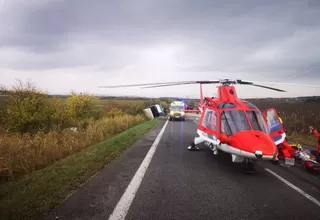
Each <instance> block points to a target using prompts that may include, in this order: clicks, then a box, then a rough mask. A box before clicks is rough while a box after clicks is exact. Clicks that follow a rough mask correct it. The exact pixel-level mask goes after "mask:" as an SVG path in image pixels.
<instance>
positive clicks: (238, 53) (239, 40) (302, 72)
mask: <svg viewBox="0 0 320 220" xmlns="http://www.w3.org/2000/svg"><path fill="white" fill-rule="evenodd" d="M13 12H16V13H13ZM0 13H1V12H0ZM0 18H1V20H2V22H1V21H0V24H1V25H2V24H3V25H5V26H3V27H4V28H3V29H2V30H0V47H2V48H5V47H12V48H18V50H20V51H24V52H25V54H24V55H21V54H20V55H19V56H17V55H16V57H18V58H19V59H16V60H12V59H10V60H6V59H5V57H4V59H3V60H2V61H1V62H0V65H2V66H11V68H12V69H19V70H21V69H33V70H41V69H56V68H72V67H75V68H76V67H83V66H91V68H92V69H91V70H92V72H96V71H98V72H105V74H107V75H109V76H115V75H116V74H120V75H121V74H122V75H123V74H124V72H125V70H127V69H128V67H132V66H135V65H136V66H140V67H141V68H143V67H144V63H143V60H140V55H141V53H143V51H144V50H145V49H146V48H152V47H153V45H158V44H162V43H163V44H170V43H171V44H177V45H182V47H183V50H181V51H179V52H176V53H175V54H174V55H173V56H172V61H173V62H174V63H175V64H177V65H178V64H179V65H178V67H176V74H178V75H179V76H177V77H176V78H181V77H180V76H183V77H184V78H194V77H209V76H211V75H216V76H219V77H220V76H228V77H233V78H235V77H236V78H240V77H250V78H253V79H255V80H258V79H264V80H265V81H269V80H266V78H268V77H269V78H270V79H275V78H276V79H278V80H288V76H289V75H290V74H296V75H295V76H296V77H295V78H292V77H291V78H290V80H297V79H299V80H302V79H308V78H309V79H310V78H320V75H318V74H317V73H319V71H317V70H316V69H314V70H308V68H310V67H311V66H314V65H317V63H319V61H320V55H319V54H320V48H319V47H317V45H319V43H320V37H319V36H320V28H319V26H318V24H319V20H320V2H319V1H317V0H314V1H301V0H282V1H276V0H270V1H265V0H242V1H239V0H234V1H230V0H224V1H213V0H205V1H193V0H176V1H173V0H162V1H156V0H154V1H151V0H140V1H133V0H113V1H111V0H110V1H102V0H96V1H84V0H77V1H76V0H68V1H62V0H56V1H49V2H48V3H46V4H44V3H42V4H36V5H32V4H30V5H28V7H27V6H26V5H24V6H23V8H19V7H18V6H17V5H15V6H14V7H12V8H10V13H9V12H6V13H5V14H2V15H1V14H0ZM13 27H14V28H13ZM75 48H76V49H75ZM155 50H156V49H155ZM12 56H14V55H12ZM134 70H135V69H134ZM295 72H298V73H295ZM195 73H198V74H195ZM135 74H136V75H135V78H136V79H144V78H145V76H144V75H143V73H137V72H135ZM164 76H165V77H172V76H170V75H169V73H168V75H166V74H165V73H164ZM128 78H130V77H129V76H128ZM211 78H215V77H211Z"/></svg>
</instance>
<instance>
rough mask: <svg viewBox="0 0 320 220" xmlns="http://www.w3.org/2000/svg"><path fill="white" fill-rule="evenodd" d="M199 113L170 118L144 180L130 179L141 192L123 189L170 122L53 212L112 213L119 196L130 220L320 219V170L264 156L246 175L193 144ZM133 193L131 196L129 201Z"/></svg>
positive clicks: (81, 216)
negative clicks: (309, 170) (319, 173)
mask: <svg viewBox="0 0 320 220" xmlns="http://www.w3.org/2000/svg"><path fill="white" fill-rule="evenodd" d="M197 120H198V119H197V117H196V116H189V117H188V118H187V120H186V121H184V122H179V121H177V122H171V121H170V122H168V124H167V126H166V128H165V130H164V133H163V136H162V138H161V140H160V142H159V144H158V145H157V148H156V150H155V153H154V155H153V158H152V160H151V162H150V164H149V167H148V168H147V170H146V173H145V175H144V177H143V179H142V181H141V184H138V183H137V182H134V183H133V184H132V185H131V186H130V187H132V186H133V185H137V186H139V188H138V190H137V191H136V192H135V191H133V192H131V193H130V190H129V192H127V193H128V194H126V195H125V196H123V194H124V193H125V190H126V188H127V187H128V185H129V183H130V181H131V179H132V178H133V176H135V173H136V171H137V170H138V168H139V166H140V164H141V162H142V161H143V159H144V157H145V156H146V155H147V153H148V151H149V149H150V147H151V145H152V143H153V142H154V140H155V139H156V137H157V135H158V134H159V132H160V130H161V128H162V127H163V125H164V124H165V122H166V121H162V122H161V123H160V124H159V125H158V126H157V127H155V128H154V129H153V130H151V131H150V132H149V133H148V134H146V135H145V136H144V137H143V138H142V139H141V140H140V141H138V142H137V143H136V144H134V145H133V146H132V147H130V148H129V149H128V150H127V151H125V152H124V153H123V154H122V156H121V157H120V158H119V159H117V160H115V161H113V162H112V164H110V165H109V166H108V167H106V168H105V169H104V170H102V171H101V172H100V173H99V174H98V175H96V176H95V177H94V178H92V179H91V180H90V181H88V182H87V183H86V184H84V185H83V186H82V187H81V188H80V189H79V190H78V191H77V192H75V193H74V194H73V195H71V196H70V197H69V198H68V199H67V200H66V201H65V202H64V203H63V204H62V205H61V206H60V207H59V208H57V209H55V210H54V211H53V212H52V213H50V215H49V216H48V219H55V220H56V219H68V220H72V219H74V220H87V219H92V220H102V219H105V220H106V219H109V216H110V215H111V213H112V212H113V211H114V209H115V207H117V208H118V207H119V204H120V203H122V204H125V205H124V207H127V211H124V214H125V219H126V220H129V219H130V220H131V219H132V220H133V219H134V220H158V219H159V220H168V219H177V220H188V219H190V220H191V219H192V220H196V219H199V220H205V219H219V220H222V219H228V220H231V219H237V220H238V219H246V220H250V219H254V220H258V219H272V220H274V219H308V220H309V219H313V220H314V219H320V203H319V201H320V178H319V176H316V175H312V174H310V173H307V172H306V171H305V170H303V169H302V168H301V167H299V166H297V167H290V168H288V167H284V166H282V165H277V166H276V165H273V164H271V163H269V162H264V161H260V162H259V163H258V164H257V165H256V169H257V173H255V174H252V175H246V174H244V173H243V172H242V168H243V166H242V165H241V164H237V163H232V162H231V156H229V155H227V154H219V155H218V156H213V154H212V152H211V151H210V150H209V149H207V148H206V147H205V146H204V145H201V146H200V150H199V151H188V150H187V146H188V144H189V143H190V142H191V141H192V140H193V138H194V135H195V132H196V129H197V124H196V123H197ZM145 168H146V167H145ZM130 187H129V188H130ZM131 189H132V188H131ZM122 196H123V197H122ZM130 197H132V199H133V201H132V203H130V202H129V203H126V202H127V201H129V200H130ZM307 197H309V199H308V198H307ZM120 198H122V200H121V202H119V200H120ZM118 202H119V204H118ZM317 203H318V204H317ZM117 204H118V206H117ZM120 205H121V204H120ZM124 209H125V208H123V209H122V210H124Z"/></svg>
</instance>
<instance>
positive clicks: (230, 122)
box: [221, 110, 268, 135]
mask: <svg viewBox="0 0 320 220" xmlns="http://www.w3.org/2000/svg"><path fill="white" fill-rule="evenodd" d="M246 113H247V116H248V118H249V120H250V121H248V119H247V117H246ZM250 124H251V126H252V128H253V129H254V130H258V131H262V132H264V133H268V129H267V125H266V124H265V122H264V120H263V117H262V115H261V113H260V112H259V111H243V110H226V111H223V112H222V114H221V132H223V133H225V134H227V135H233V134H235V133H237V132H240V131H246V130H247V131H248V130H252V129H251V127H250Z"/></svg>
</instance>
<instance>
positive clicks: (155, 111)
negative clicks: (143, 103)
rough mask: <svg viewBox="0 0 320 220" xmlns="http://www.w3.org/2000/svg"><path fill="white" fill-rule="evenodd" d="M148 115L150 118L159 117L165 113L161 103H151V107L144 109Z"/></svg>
mask: <svg viewBox="0 0 320 220" xmlns="http://www.w3.org/2000/svg"><path fill="white" fill-rule="evenodd" d="M143 111H144V113H145V115H146V117H147V118H149V119H153V118H157V117H159V116H163V115H164V111H163V108H162V106H161V104H156V105H151V106H150V107H149V108H146V109H144V110H143Z"/></svg>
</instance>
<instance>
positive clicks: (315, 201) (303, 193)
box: [190, 117, 320, 207]
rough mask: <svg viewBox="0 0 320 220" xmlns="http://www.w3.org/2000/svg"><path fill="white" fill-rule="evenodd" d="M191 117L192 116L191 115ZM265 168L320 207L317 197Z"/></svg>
mask: <svg viewBox="0 0 320 220" xmlns="http://www.w3.org/2000/svg"><path fill="white" fill-rule="evenodd" d="M190 118H191V117H190ZM191 119H192V120H193V121H194V122H195V123H196V124H198V122H197V121H196V120H197V119H198V118H196V120H194V119H193V118H191ZM280 165H281V166H284V165H283V164H280ZM289 168H290V167H289ZM265 170H266V171H267V172H269V173H270V174H272V175H273V176H275V177H276V178H278V179H279V180H281V181H282V182H284V183H285V184H286V185H287V186H289V187H291V188H292V189H294V190H296V191H297V192H299V193H300V194H301V195H303V196H304V197H305V198H307V199H309V200H310V201H312V202H313V203H314V204H316V205H318V206H319V207H320V201H318V200H317V199H315V198H314V197H312V196H311V195H309V194H308V193H306V192H304V191H303V190H301V189H300V188H298V187H297V186H295V185H293V184H292V183H290V182H289V181H287V180H286V179H284V178H282V177H281V176H279V175H278V174H276V173H275V172H273V171H271V170H270V169H268V168H265Z"/></svg>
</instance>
